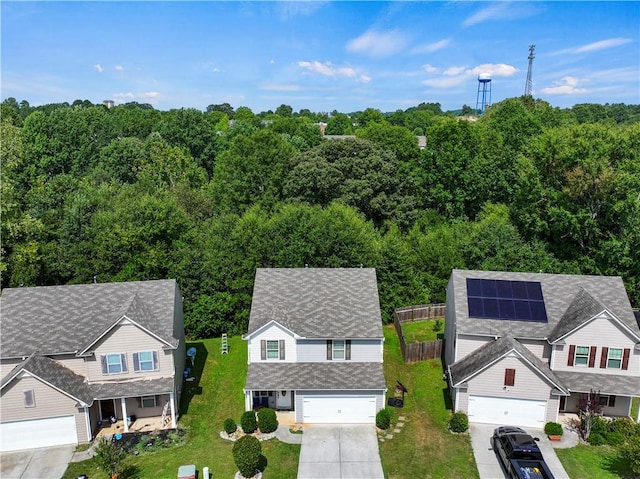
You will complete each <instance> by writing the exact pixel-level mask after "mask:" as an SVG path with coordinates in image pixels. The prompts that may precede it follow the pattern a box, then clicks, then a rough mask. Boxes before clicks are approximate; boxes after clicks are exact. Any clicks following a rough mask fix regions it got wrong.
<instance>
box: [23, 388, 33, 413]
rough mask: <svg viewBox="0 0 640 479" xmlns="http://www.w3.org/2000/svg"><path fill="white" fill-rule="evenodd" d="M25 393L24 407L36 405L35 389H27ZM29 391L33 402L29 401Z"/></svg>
mask: <svg viewBox="0 0 640 479" xmlns="http://www.w3.org/2000/svg"><path fill="white" fill-rule="evenodd" d="M23 393H24V407H25V408H33V407H36V396H35V392H34V391H33V389H25V390H24V392H23ZM28 393H30V394H31V402H28V401H27V394H28Z"/></svg>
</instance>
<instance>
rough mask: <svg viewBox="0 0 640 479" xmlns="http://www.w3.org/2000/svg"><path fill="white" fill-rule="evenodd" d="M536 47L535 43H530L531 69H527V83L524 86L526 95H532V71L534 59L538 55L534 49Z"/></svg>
mask: <svg viewBox="0 0 640 479" xmlns="http://www.w3.org/2000/svg"><path fill="white" fill-rule="evenodd" d="M535 49H536V46H535V45H529V69H528V70H527V84H526V85H525V86H524V94H525V96H531V92H532V91H533V79H532V78H531V73H532V72H531V71H532V70H533V59H534V58H535V57H536V56H535V55H534V54H533V51H534V50H535Z"/></svg>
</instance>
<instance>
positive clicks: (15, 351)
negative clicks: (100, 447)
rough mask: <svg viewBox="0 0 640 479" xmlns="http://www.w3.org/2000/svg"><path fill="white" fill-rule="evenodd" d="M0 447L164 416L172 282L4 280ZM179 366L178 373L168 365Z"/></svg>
mask: <svg viewBox="0 0 640 479" xmlns="http://www.w3.org/2000/svg"><path fill="white" fill-rule="evenodd" d="M0 311H2V315H1V318H0V328H1V330H2V335H1V336H0V377H2V383H1V385H0V394H1V401H0V450H1V451H11V450H20V449H30V448H36V447H48V446H55V445H62V444H78V443H84V442H88V441H90V440H92V439H93V437H94V436H95V434H96V433H97V431H98V430H99V428H100V425H101V424H102V423H106V422H108V421H109V420H110V419H111V418H116V419H119V420H123V419H125V418H127V420H125V421H123V422H124V424H123V428H124V431H125V432H127V431H128V430H129V425H130V424H131V423H132V422H133V418H134V417H135V418H142V419H143V418H145V417H153V416H161V415H162V414H163V413H164V414H166V418H167V426H168V427H169V426H170V427H176V416H177V411H178V409H177V405H178V401H179V396H180V390H181V386H182V371H183V369H184V360H185V351H184V324H183V318H182V295H181V293H180V289H179V288H178V285H177V284H176V282H175V281H174V280H159V281H140V282H125V283H101V284H83V285H69V286H41V287H33V288H14V289H12V288H9V289H5V290H3V291H2V295H1V296H0ZM176 371H177V373H176Z"/></svg>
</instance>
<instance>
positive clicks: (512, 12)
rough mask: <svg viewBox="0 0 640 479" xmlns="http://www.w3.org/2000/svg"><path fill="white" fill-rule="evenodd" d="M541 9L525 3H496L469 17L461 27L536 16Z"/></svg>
mask: <svg viewBox="0 0 640 479" xmlns="http://www.w3.org/2000/svg"><path fill="white" fill-rule="evenodd" d="M540 10H541V8H540V7H539V6H535V5H533V4H530V3H527V2H504V1H501V2H497V3H493V4H491V5H489V6H487V7H484V8H482V9H481V10H479V11H477V12H476V13H474V14H473V15H471V16H470V17H468V18H467V19H466V20H465V21H464V22H463V25H464V26H465V27H470V26H473V25H477V24H478V23H482V22H486V21H487V20H515V19H517V18H526V17H530V16H532V15H535V14H537V13H538V12H539V11H540Z"/></svg>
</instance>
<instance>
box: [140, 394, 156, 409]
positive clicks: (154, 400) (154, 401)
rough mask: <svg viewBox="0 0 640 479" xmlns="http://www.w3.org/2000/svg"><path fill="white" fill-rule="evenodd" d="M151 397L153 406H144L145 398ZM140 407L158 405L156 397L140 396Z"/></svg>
mask: <svg viewBox="0 0 640 479" xmlns="http://www.w3.org/2000/svg"><path fill="white" fill-rule="evenodd" d="M149 398H153V406H145V404H144V401H145V399H147V400H148V399H149ZM140 407H141V408H149V407H158V398H157V396H155V395H154V396H140Z"/></svg>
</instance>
